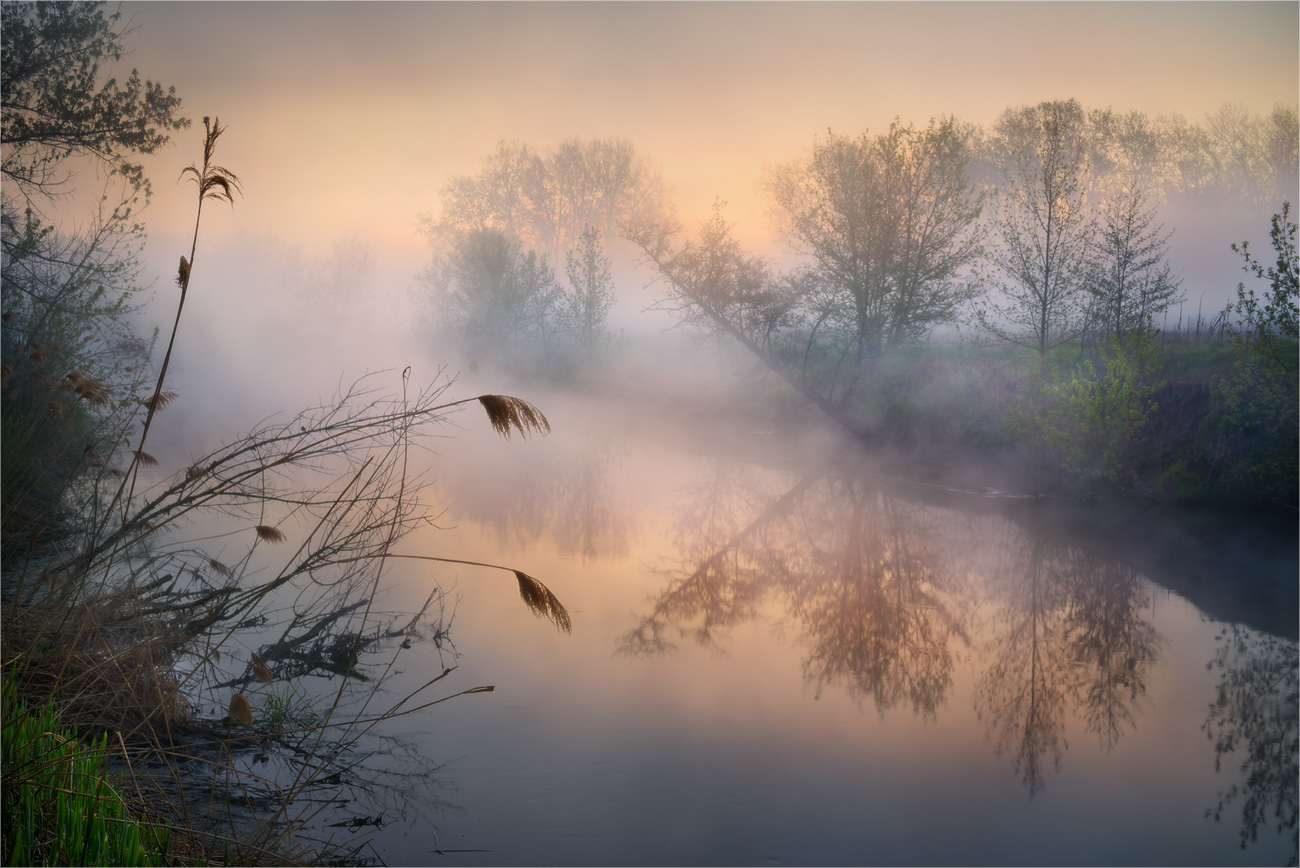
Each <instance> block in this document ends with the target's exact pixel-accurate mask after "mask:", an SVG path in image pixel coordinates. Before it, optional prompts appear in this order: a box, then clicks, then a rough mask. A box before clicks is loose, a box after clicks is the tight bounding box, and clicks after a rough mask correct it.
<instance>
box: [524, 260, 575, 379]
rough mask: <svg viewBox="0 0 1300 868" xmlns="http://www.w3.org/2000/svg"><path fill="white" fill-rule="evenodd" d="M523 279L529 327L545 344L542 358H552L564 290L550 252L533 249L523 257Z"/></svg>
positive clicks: (543, 344) (542, 343)
mask: <svg viewBox="0 0 1300 868" xmlns="http://www.w3.org/2000/svg"><path fill="white" fill-rule="evenodd" d="M519 281H520V285H521V289H522V291H523V294H524V299H525V307H526V310H527V320H528V327H529V329H530V331H531V332H532V334H533V335H534V336H535V337H536V338H537V340H538V342H539V343H540V344H541V345H542V358H543V359H547V360H549V359H550V357H551V351H552V348H553V345H554V343H555V339H556V331H557V329H558V327H559V323H558V319H559V316H560V309H561V305H562V303H563V301H564V290H563V289H562V288H561V287H560V284H559V282H558V281H556V279H555V270H554V269H553V268H551V264H550V262H548V261H547V259H546V255H545V254H543V253H538V252H537V251H535V250H530V251H528V252H527V253H525V254H524V255H523V257H522V258H521V259H520V260H519Z"/></svg>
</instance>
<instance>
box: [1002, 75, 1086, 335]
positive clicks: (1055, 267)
mask: <svg viewBox="0 0 1300 868" xmlns="http://www.w3.org/2000/svg"><path fill="white" fill-rule="evenodd" d="M1085 134H1086V118H1085V115H1084V112H1083V109H1082V108H1081V107H1080V106H1079V104H1078V103H1077V102H1076V101H1074V100H1069V101H1066V102H1045V103H1040V104H1039V105H1036V106H1026V107H1023V108H1018V109H1008V110H1007V111H1006V112H1004V113H1003V115H1002V117H1001V118H1000V119H999V120H998V123H997V127H996V130H995V139H994V143H993V147H994V151H995V154H996V159H997V161H998V165H999V168H1000V171H1001V174H1002V188H1001V190H1000V193H1001V196H1000V212H999V214H998V218H997V233H998V235H999V239H1000V242H1001V243H1000V245H999V246H998V247H997V249H996V250H995V251H994V252H993V255H992V259H993V264H994V265H995V267H996V268H997V270H998V271H1000V272H1001V273H1002V274H1003V275H1004V277H1005V278H1006V282H1004V283H1002V284H1001V289H1002V292H1003V294H1004V296H1005V301H1003V302H1001V303H998V302H990V303H987V304H986V305H984V306H982V307H981V308H980V309H979V312H978V319H979V322H980V324H981V325H982V326H983V327H984V328H985V329H986V330H987V331H989V332H990V333H992V334H993V335H995V336H996V337H998V338H1000V339H1002V340H1005V341H1008V342H1010V343H1013V344H1017V345H1020V346H1024V347H1029V348H1032V349H1033V350H1034V351H1035V352H1037V353H1038V355H1039V357H1040V358H1041V357H1043V356H1046V355H1047V353H1048V352H1049V351H1050V350H1051V349H1052V348H1053V347H1056V346H1058V345H1060V344H1062V343H1064V342H1065V341H1068V340H1071V339H1073V338H1074V337H1076V336H1077V335H1078V333H1079V329H1080V326H1081V322H1080V313H1081V304H1080V293H1081V290H1082V289H1083V278H1084V272H1085V267H1086V262H1087V259H1086V257H1087V254H1088V252H1089V246H1090V243H1091V239H1092V232H1093V222H1092V219H1091V217H1090V216H1089V214H1088V210H1087V208H1086V203H1087V192H1088V181H1089V163H1088V158H1087V150H1088V142H1087V139H1086V135H1085Z"/></svg>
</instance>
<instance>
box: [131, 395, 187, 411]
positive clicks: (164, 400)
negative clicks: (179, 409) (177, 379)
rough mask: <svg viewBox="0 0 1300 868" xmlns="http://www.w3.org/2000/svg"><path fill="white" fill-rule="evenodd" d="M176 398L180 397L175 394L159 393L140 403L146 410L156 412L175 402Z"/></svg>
mask: <svg viewBox="0 0 1300 868" xmlns="http://www.w3.org/2000/svg"><path fill="white" fill-rule="evenodd" d="M178 397H180V396H179V395H177V394H176V393H175V392H159V393H158V394H157V395H154V396H153V397H151V398H145V399H144V400H143V401H141V402H140V403H141V404H142V405H143V406H145V407H147V408H148V409H150V410H153V411H155V412H156V411H158V410H161V409H162V408H163V407H166V406H167V405H168V404H170V403H171V402H172V401H175V400H176V399H177V398H178Z"/></svg>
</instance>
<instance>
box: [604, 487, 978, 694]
mask: <svg viewBox="0 0 1300 868" xmlns="http://www.w3.org/2000/svg"><path fill="white" fill-rule="evenodd" d="M750 515H756V517H755V518H753V519H751V520H749V521H748V522H745V521H744V517H745V516H750ZM920 516H921V512H920V511H919V510H918V509H913V508H909V507H906V506H904V505H902V504H900V503H898V502H897V501H896V500H895V499H894V498H892V497H890V496H889V495H887V494H885V493H883V492H882V491H881V490H880V489H879V486H877V485H873V484H872V483H870V482H869V481H867V480H865V479H863V478H857V477H853V476H847V475H846V476H833V477H832V476H812V477H806V478H805V479H803V480H801V481H800V482H798V483H797V484H796V485H794V486H793V487H792V488H790V489H789V490H788V491H786V492H785V494H783V495H781V496H780V497H772V496H770V495H769V496H767V497H764V496H763V495H762V493H761V492H760V491H758V490H757V489H756V488H755V486H754V485H753V484H752V482H751V481H750V480H749V479H748V478H747V477H746V476H745V473H744V471H742V470H741V469H740V468H738V467H735V466H733V465H723V464H719V465H717V466H716V468H715V470H714V472H713V474H712V476H711V478H710V482H709V483H708V484H706V485H704V486H701V487H700V489H699V490H698V492H697V496H696V499H695V502H694V503H693V505H692V507H691V508H690V509H688V510H686V511H685V514H684V521H683V523H682V525H681V528H682V529H681V531H679V534H678V550H679V551H680V552H681V558H680V563H679V566H678V567H676V568H675V569H672V570H669V571H667V577H668V587H667V588H666V590H665V591H664V592H663V593H662V594H661V595H660V596H659V597H658V599H657V600H656V601H655V606H654V609H653V611H652V612H651V614H650V615H648V616H647V617H646V618H644V619H643V620H642V621H641V623H640V624H639V625H637V627H636V628H635V629H633V630H631V631H630V632H629V633H628V634H626V635H625V636H624V638H623V640H622V642H621V644H620V647H619V651H620V653H626V654H650V653H662V652H664V651H667V650H669V649H671V648H672V647H673V645H672V641H671V640H672V638H673V637H674V635H675V636H676V637H678V638H684V637H690V638H692V639H693V640H694V641H695V642H697V643H699V644H702V645H708V646H714V645H716V643H717V641H718V638H719V637H718V633H719V631H721V630H725V629H726V628H728V627H731V626H733V625H735V624H737V623H740V622H743V621H747V620H750V619H752V618H754V617H755V616H756V614H757V612H758V608H759V606H760V604H761V603H762V602H763V601H764V600H767V599H775V600H777V601H780V602H781V603H783V604H784V606H785V608H786V610H787V612H788V613H789V615H790V616H791V617H793V618H795V619H796V620H798V621H799V622H800V624H801V626H802V628H803V631H804V633H805V634H806V635H807V637H808V639H809V644H810V648H811V650H810V652H809V654H808V656H807V658H806V659H805V660H804V675H805V678H806V679H807V680H808V681H809V682H810V683H811V684H813V685H814V689H815V690H817V691H818V692H820V691H821V690H822V689H823V688H824V687H825V686H827V685H828V684H832V683H842V684H844V686H845V687H846V689H847V690H848V691H849V693H850V695H852V696H854V697H855V698H857V699H859V700H861V699H864V698H866V697H870V698H871V699H872V700H873V701H874V703H875V705H876V708H877V710H878V711H880V712H881V713H883V712H884V711H885V710H887V709H889V708H892V707H894V706H895V705H897V704H899V703H902V702H906V703H907V704H910V705H911V707H912V709H913V711H914V712H916V713H918V714H921V715H923V716H925V717H928V718H933V717H934V714H935V711H936V709H937V708H938V707H939V706H940V705H941V704H942V702H943V699H944V697H945V695H946V693H947V691H948V689H949V688H950V687H951V685H952V669H953V663H954V653H953V650H952V645H953V642H954V640H958V641H961V642H966V641H967V634H966V630H965V628H964V626H963V617H964V616H962V615H961V614H960V613H961V612H962V611H963V609H964V608H968V607H962V606H960V605H957V604H956V600H957V596H958V594H957V588H956V587H955V584H956V583H955V582H954V581H953V580H952V579H951V577H950V575H949V573H948V571H946V570H945V569H943V568H942V567H941V566H940V563H939V560H938V558H937V557H935V555H934V552H933V551H932V548H933V543H932V540H931V534H930V532H929V530H928V529H927V528H925V527H924V526H923V523H922V522H921V521H920Z"/></svg>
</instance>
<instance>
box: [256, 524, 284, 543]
mask: <svg viewBox="0 0 1300 868" xmlns="http://www.w3.org/2000/svg"><path fill="white" fill-rule="evenodd" d="M256 530H257V538H258V539H260V540H262V541H264V542H269V543H273V544H274V543H282V542H284V533H283V532H282V531H281V530H280V529H279V528H275V527H271V526H270V525H267V524H259V525H258V526H257V528H256Z"/></svg>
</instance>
